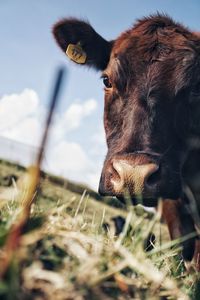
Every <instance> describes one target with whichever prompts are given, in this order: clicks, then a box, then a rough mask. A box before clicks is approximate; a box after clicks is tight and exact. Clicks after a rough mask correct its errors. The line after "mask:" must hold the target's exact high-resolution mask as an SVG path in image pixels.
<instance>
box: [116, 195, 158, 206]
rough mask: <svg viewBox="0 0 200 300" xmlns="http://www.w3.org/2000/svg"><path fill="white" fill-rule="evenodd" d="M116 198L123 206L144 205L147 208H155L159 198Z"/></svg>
mask: <svg viewBox="0 0 200 300" xmlns="http://www.w3.org/2000/svg"><path fill="white" fill-rule="evenodd" d="M116 198H117V199H118V200H119V201H120V202H121V203H123V204H125V205H130V204H131V205H133V206H135V205H138V204H141V205H144V206H147V207H156V206H157V205H158V201H159V199H161V198H159V197H154V198H153V197H148V198H147V197H145V198H144V197H125V196H116Z"/></svg>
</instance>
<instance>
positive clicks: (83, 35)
mask: <svg viewBox="0 0 200 300" xmlns="http://www.w3.org/2000/svg"><path fill="white" fill-rule="evenodd" d="M52 31H53V35H54V37H55V39H56V41H57V43H58V45H59V46H60V48H61V49H62V50H63V51H64V52H65V53H66V54H67V56H68V57H69V58H70V59H71V60H73V61H74V62H76V63H78V64H85V65H88V66H92V67H94V68H96V69H97V70H104V69H105V68H106V66H107V64H108V61H109V59H110V52H111V48H112V42H108V41H106V40H105V39H104V38H102V37H101V36H100V35H99V34H98V33H97V32H96V31H95V30H94V29H93V28H92V26H91V25H90V24H89V23H87V22H85V21H82V20H77V19H74V18H70V19H63V20H61V21H60V22H58V23H56V24H55V25H54V26H53V30H52Z"/></svg>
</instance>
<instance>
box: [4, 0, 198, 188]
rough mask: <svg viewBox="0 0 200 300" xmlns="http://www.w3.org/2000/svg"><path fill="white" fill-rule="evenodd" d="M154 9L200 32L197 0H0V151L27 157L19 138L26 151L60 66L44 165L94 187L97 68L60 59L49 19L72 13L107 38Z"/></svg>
mask: <svg viewBox="0 0 200 300" xmlns="http://www.w3.org/2000/svg"><path fill="white" fill-rule="evenodd" d="M157 11H158V12H163V13H167V14H169V15H170V16H171V17H173V18H174V19H175V20H176V21H179V22H182V23H183V24H185V25H186V26H188V27H189V28H190V29H192V30H195V31H198V29H199V31H200V18H199V12H200V1H199V0H190V1H188V0H151V1H149V0H139V1H138V0H125V1H121V0H109V1H108V0H107V1H105V0H101V1H94V0H84V1H81V0H73V1H69V0H40V1H39V0H0V37H1V48H0V53H1V55H0V73H1V76H0V80H1V84H0V143H1V147H0V156H1V157H2V158H7V159H10V160H15V161H19V162H20V163H21V164H25V165H27V164H28V163H29V162H28V160H27V153H28V151H27V148H26V146H25V145H29V146H31V147H32V148H31V149H34V150H30V155H29V156H31V155H32V156H33V152H34V151H35V149H37V146H38V145H39V141H40V138H41V134H42V129H43V124H44V119H45V114H46V112H47V109H48V103H49V98H50V94H51V88H52V85H53V80H54V76H55V70H56V68H57V67H58V66H60V65H65V66H66V67H67V69H68V76H67V80H66V81H65V86H64V88H63V91H62V95H61V99H60V103H59V105H58V107H57V109H56V113H55V118H54V126H53V128H52V132H51V140H50V143H49V147H48V150H47V153H46V155H45V161H44V164H43V167H44V169H46V170H48V171H50V172H52V173H55V174H58V175H61V176H64V177H66V178H70V179H73V180H76V181H78V182H84V183H87V184H88V185H89V186H91V187H93V188H95V189H97V186H98V180H99V177H100V171H101V167H102V164H103V159H104V157H105V154H106V144H105V137H104V130H103V84H102V81H101V79H100V74H99V73H98V72H96V71H93V70H89V69H87V68H84V67H82V66H77V65H75V64H73V63H72V62H70V61H69V60H68V59H67V57H66V56H65V54H64V53H62V52H61V50H60V49H59V48H58V47H57V45H56V43H55V41H54V39H53V37H52V34H51V28H52V25H53V24H54V23H55V22H56V21H58V20H59V19H61V18H63V17H69V16H75V17H78V18H82V19H85V20H89V21H90V23H91V24H92V26H93V27H94V28H95V30H96V31H97V32H98V33H100V34H101V35H102V36H103V37H104V38H106V39H107V40H110V39H114V38H116V37H117V36H118V35H119V34H120V33H121V32H122V31H124V30H126V29H128V28H130V27H131V26H132V24H134V22H135V21H136V20H137V19H138V18H141V17H143V16H147V15H149V14H152V13H156V12H157ZM1 137H2V138H1ZM6 139H8V140H6ZM12 141H17V142H18V143H19V145H18V146H16V145H15V142H12ZM23 145H24V146H23ZM20 147H21V148H20ZM35 147H36V148H35ZM29 148H30V147H29ZM29 148H28V149H29ZM19 149H21V150H20V151H19ZM23 149H24V150H23ZM25 153H26V155H25Z"/></svg>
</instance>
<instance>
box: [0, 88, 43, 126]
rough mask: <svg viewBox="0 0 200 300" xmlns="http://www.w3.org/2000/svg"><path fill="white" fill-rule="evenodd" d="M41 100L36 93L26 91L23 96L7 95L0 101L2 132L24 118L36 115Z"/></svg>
mask: <svg viewBox="0 0 200 300" xmlns="http://www.w3.org/2000/svg"><path fill="white" fill-rule="evenodd" d="M38 105H39V98H38V96H37V94H36V92H35V91H33V90H30V89H25V90H24V91H23V92H22V93H21V94H12V95H5V96H3V97H2V98H1V100H0V132H1V131H2V130H5V129H9V128H12V127H13V126H14V125H17V123H18V122H19V121H21V120H22V119H23V118H25V117H27V116H30V115H31V114H34V113H36V110H37V108H38Z"/></svg>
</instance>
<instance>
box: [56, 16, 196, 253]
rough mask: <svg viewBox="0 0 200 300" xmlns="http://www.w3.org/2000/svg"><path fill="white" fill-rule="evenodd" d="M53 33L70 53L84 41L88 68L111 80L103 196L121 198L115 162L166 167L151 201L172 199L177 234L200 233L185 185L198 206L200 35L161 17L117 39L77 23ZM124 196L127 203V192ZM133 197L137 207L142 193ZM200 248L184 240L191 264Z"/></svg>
mask: <svg viewBox="0 0 200 300" xmlns="http://www.w3.org/2000/svg"><path fill="white" fill-rule="evenodd" d="M53 33H54V36H55V38H56V40H57V42H58V44H59V46H60V47H61V48H62V50H63V51H65V50H66V47H67V45H68V44H69V43H78V42H79V43H81V45H82V47H83V50H84V51H85V52H86V53H87V60H86V65H88V66H93V67H95V68H97V69H98V70H102V71H103V75H102V76H103V77H105V76H106V82H107V83H109V85H108V87H107V88H105V109H104V126H105V131H106V139H107V145H108V153H107V156H106V159H105V163H104V167H103V170H102V176H101V180H100V185H99V191H100V192H101V193H102V194H105V195H116V192H115V190H114V186H113V184H112V180H115V178H117V176H119V174H117V173H116V170H115V169H114V167H113V161H114V160H115V161H116V160H117V159H119V158H120V159H122V160H125V161H126V162H127V163H129V162H130V165H132V166H135V165H138V164H139V165H144V164H152V163H153V164H156V165H157V166H158V167H159V168H158V171H157V172H155V173H154V174H153V175H152V176H151V177H150V180H149V182H148V191H151V197H150V198H152V199H157V198H158V197H162V198H163V199H168V200H164V210H163V215H164V217H165V219H166V222H167V224H168V226H169V231H170V234H171V237H172V238H175V237H177V236H182V235H184V234H186V233H190V232H192V231H194V220H193V219H194V218H193V215H192V212H191V209H190V199H188V197H187V196H186V195H185V193H184V186H185V185H189V186H190V188H191V189H192V192H193V194H194V196H195V199H196V204H197V207H199V206H200V205H199V204H200V167H199V168H197V166H198V165H199V166H200V121H199V120H200V37H199V34H197V33H193V32H191V31H190V30H189V29H187V28H186V27H184V26H183V25H181V24H179V23H176V22H174V21H173V20H172V19H171V18H169V17H168V16H165V15H159V14H157V15H153V16H150V17H147V18H143V19H142V20H139V21H138V22H137V23H136V24H135V25H134V26H133V27H132V28H131V29H129V30H128V31H126V32H124V33H122V34H121V35H120V36H119V38H117V39H116V40H114V41H110V42H108V41H106V40H105V39H103V38H102V37H101V36H100V35H99V34H97V33H96V32H95V31H94V29H93V28H92V27H91V25H90V24H88V23H87V22H84V21H79V20H76V19H64V20H62V21H60V22H59V23H57V24H56V25H55V26H54V28H53ZM145 184H146V186H144V189H143V190H144V195H145V189H146V188H147V183H145ZM127 186H129V183H127ZM117 196H118V197H119V198H120V199H123V190H121V191H120V192H119V193H118V195H117ZM130 196H131V197H132V199H133V204H134V203H135V199H136V196H137V195H135V194H134V192H133V193H132V194H131V195H130ZM150 198H147V199H144V201H145V204H148V202H149V204H150V205H151V203H153V202H151V200H152V199H150ZM169 199H170V200H169ZM196 220H197V219H195V222H196ZM196 225H197V224H196ZM194 243H195V240H194V239H191V240H190V241H188V242H186V243H184V251H183V255H184V257H185V258H186V259H191V258H192V255H193V252H194Z"/></svg>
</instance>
